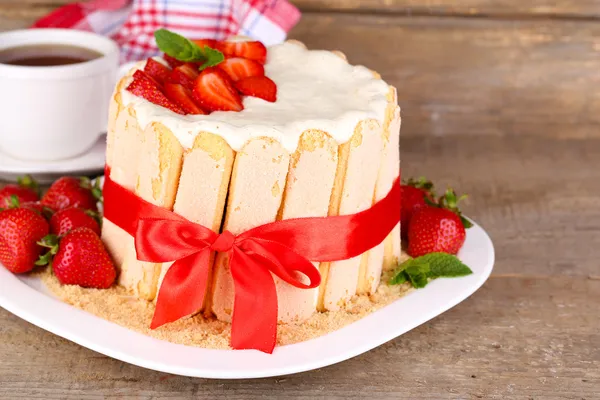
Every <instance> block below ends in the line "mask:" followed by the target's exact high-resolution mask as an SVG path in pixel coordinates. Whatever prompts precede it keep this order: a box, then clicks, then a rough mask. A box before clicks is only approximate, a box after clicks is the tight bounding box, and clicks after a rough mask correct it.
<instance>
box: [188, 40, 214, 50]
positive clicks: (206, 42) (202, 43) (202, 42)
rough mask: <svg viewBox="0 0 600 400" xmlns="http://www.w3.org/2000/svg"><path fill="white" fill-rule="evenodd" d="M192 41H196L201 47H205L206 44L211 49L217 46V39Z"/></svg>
mask: <svg viewBox="0 0 600 400" xmlns="http://www.w3.org/2000/svg"><path fill="white" fill-rule="evenodd" d="M192 42H194V43H196V44H197V45H198V46H200V48H204V46H208V47H210V48H211V49H214V48H215V45H216V44H217V41H216V40H215V39H194V40H192Z"/></svg>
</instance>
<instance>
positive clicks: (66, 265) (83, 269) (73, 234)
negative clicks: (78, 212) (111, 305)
mask: <svg viewBox="0 0 600 400" xmlns="http://www.w3.org/2000/svg"><path fill="white" fill-rule="evenodd" d="M52 242H54V243H52ZM46 243H47V244H55V243H56V236H53V235H50V237H47V238H46ZM49 253H55V255H54V257H53V258H52V262H51V263H52V269H53V270H54V275H56V277H57V278H58V280H59V281H60V283H62V284H63V285H79V286H82V287H85V288H95V289H107V288H109V287H110V286H111V285H112V284H113V283H114V281H115V278H116V275H117V272H116V270H115V266H114V264H113V262H112V260H111V258H110V256H109V255H108V252H107V251H106V249H105V248H104V244H103V243H102V241H101V240H100V237H99V236H98V235H97V234H96V232H94V231H93V230H91V229H90V228H77V229H74V230H72V231H70V232H68V233H67V234H66V235H65V236H63V237H62V238H61V239H60V241H59V242H58V247H56V246H54V247H53V248H52V249H51V250H50V252H49ZM45 261H47V260H45Z"/></svg>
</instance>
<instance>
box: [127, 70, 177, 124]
mask: <svg viewBox="0 0 600 400" xmlns="http://www.w3.org/2000/svg"><path fill="white" fill-rule="evenodd" d="M127 90H128V91H129V92H131V93H133V94H135V95H136V96H139V97H143V98H144V99H146V100H148V101H149V102H151V103H154V104H156V105H159V106H161V107H165V108H168V109H169V110H171V111H173V112H175V113H177V114H182V115H184V114H185V111H183V109H182V108H181V107H179V106H178V105H177V104H175V103H173V102H172V101H171V100H169V99H168V98H167V97H166V96H165V95H164V94H163V92H161V91H160V89H159V88H158V86H157V84H156V81H155V80H154V79H152V78H151V77H150V76H148V75H147V74H146V73H144V72H143V71H141V70H138V71H135V73H134V74H133V82H131V83H130V84H129V86H127Z"/></svg>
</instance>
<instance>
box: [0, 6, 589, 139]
mask: <svg viewBox="0 0 600 400" xmlns="http://www.w3.org/2000/svg"><path fill="white" fill-rule="evenodd" d="M0 18H3V19H4V20H5V21H6V22H5V21H0V23H2V22H5V25H4V26H10V27H16V26H17V25H15V24H17V23H15V22H14V21H22V22H23V23H25V21H26V20H25V19H19V18H16V19H13V18H9V17H0ZM31 21H32V20H27V24H28V23H30V22H31ZM291 37H293V38H296V39H300V40H303V41H305V42H306V43H307V44H308V45H309V47H312V48H326V49H340V50H342V51H344V52H345V53H347V55H348V57H349V59H350V61H351V62H353V63H359V64H365V65H368V66H370V67H371V68H373V69H376V70H378V71H379V72H381V73H382V74H383V76H384V78H386V79H387V80H388V81H389V82H390V83H391V84H393V85H395V86H397V87H398V88H399V98H400V105H401V106H402V108H403V116H404V125H403V131H404V132H410V133H416V132H418V133H423V134H433V135H436V136H439V135H456V134H477V135H479V134H485V135H512V134H515V135H524V134H525V135H547V136H554V137H600V129H598V128H599V122H600V118H598V115H600V113H599V111H600V95H599V94H598V93H597V91H596V90H594V88H595V87H597V86H598V84H599V83H600V57H598V55H599V52H600V40H598V39H597V38H598V37H600V25H598V24H597V23H595V22H584V21H579V22H572V21H563V20H549V21H537V20H528V21H507V20H488V19H464V18H424V17H419V18H404V17H399V16H366V15H339V14H321V13H305V15H304V17H303V19H302V20H301V22H300V24H299V25H298V26H297V27H296V28H294V30H293V31H292V32H291Z"/></svg>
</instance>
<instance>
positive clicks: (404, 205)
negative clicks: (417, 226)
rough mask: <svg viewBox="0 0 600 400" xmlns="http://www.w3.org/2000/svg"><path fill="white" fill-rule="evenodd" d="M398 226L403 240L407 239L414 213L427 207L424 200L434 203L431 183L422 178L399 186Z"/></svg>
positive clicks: (410, 180)
mask: <svg viewBox="0 0 600 400" xmlns="http://www.w3.org/2000/svg"><path fill="white" fill-rule="evenodd" d="M400 191H401V198H402V200H401V206H400V226H401V235H402V238H403V239H407V238H408V230H409V227H410V221H411V219H412V217H413V215H414V213H415V212H416V211H417V210H419V209H421V208H423V207H425V206H426V205H427V202H426V199H428V200H430V202H433V201H434V196H435V195H434V194H433V183H431V181H428V180H426V179H425V178H424V177H421V178H419V179H418V180H414V179H409V181H408V182H407V183H406V185H401V186H400Z"/></svg>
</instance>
